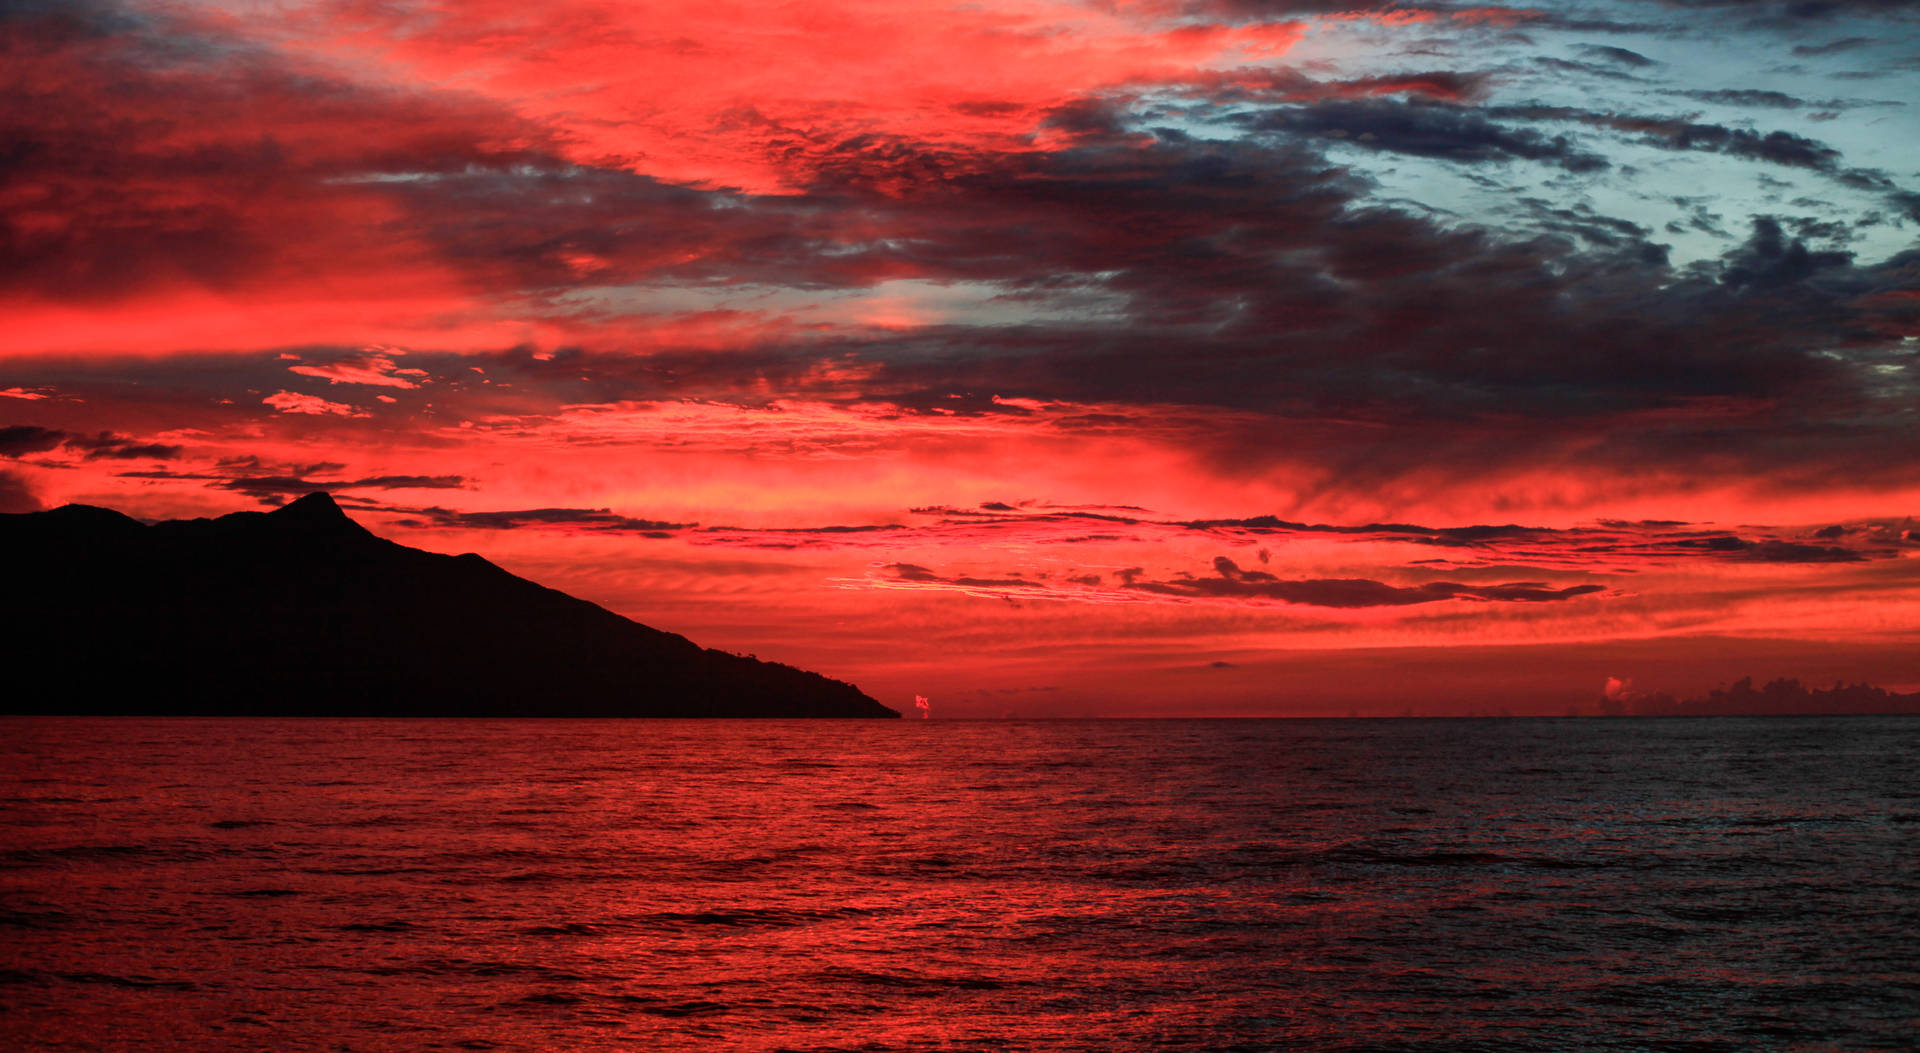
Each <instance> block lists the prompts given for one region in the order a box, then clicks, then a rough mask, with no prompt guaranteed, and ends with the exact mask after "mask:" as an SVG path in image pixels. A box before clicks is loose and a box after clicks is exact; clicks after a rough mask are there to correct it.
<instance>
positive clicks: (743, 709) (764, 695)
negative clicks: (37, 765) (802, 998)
mask: <svg viewBox="0 0 1920 1053" xmlns="http://www.w3.org/2000/svg"><path fill="white" fill-rule="evenodd" d="M0 553H4V555H3V556H0V581H4V582H5V595H6V596H7V597H8V599H7V603H6V606H7V607H8V608H10V613H11V615H12V617H11V618H10V619H9V620H11V621H13V622H14V624H15V626H16V628H14V629H12V630H9V631H8V632H6V633H5V634H0V656H4V657H0V662H4V669H5V675H6V678H7V680H8V681H9V682H10V683H11V685H12V686H11V687H10V689H9V690H7V691H5V692H0V696H4V698H3V699H0V711H3V712H10V713H70V714H82V713H85V714H194V715H245V716H477V717H500V716H527V717H534V716H540V717H897V716H899V715H900V714H899V713H897V712H895V711H894V710H892V709H889V708H887V707H886V706H883V705H881V704H880V703H878V702H876V701H874V700H873V699H871V698H869V697H867V696H866V695H864V694H862V693H861V692H860V690H859V689H858V688H856V687H854V686H853V685H852V684H848V683H843V682H841V681H838V680H830V679H828V678H826V677H823V676H820V675H819V674H817V673H809V672H806V671H804V670H800V669H795V668H793V667H792V666H787V665H781V664H778V663H773V662H762V661H758V660H755V659H752V658H745V657H741V656H739V655H734V654H728V653H726V652H723V651H715V650H707V649H703V648H701V647H699V646H698V645H696V644H694V643H692V642H691V641H689V640H687V639H686V638H685V637H682V636H676V635H674V634H673V633H668V632H662V631H660V630H658V629H652V628H649V627H647V626H644V625H641V624H639V623H637V622H634V621H630V620H628V619H626V618H623V617H621V616H619V615H617V614H614V613H613V612H612V611H609V610H607V609H605V608H603V607H599V606H596V605H594V604H592V603H588V602H587V601H585V600H581V599H576V598H575V597H572V596H568V595H567V594H565V593H562V592H558V591H556V590H554V589H549V588H545V587H544V586H541V585H536V584H534V583H533V582H531V581H527V580H526V579H524V578H518V577H515V576H514V575H512V574H509V573H507V572H506V571H504V570H501V569H500V568H499V567H496V566H494V565H493V564H491V563H489V562H487V561H486V560H484V559H482V558H480V557H479V556H476V555H473V554H471V553H469V554H467V555H463V556H443V555H437V554H435V553H431V552H423V551H421V550H419V549H414V548H408V547H406V546H404V545H399V544H395V543H394V542H391V541H387V540H384V539H382V538H379V537H376V536H374V535H373V534H371V533H369V532H368V531H367V530H366V529H365V528H364V527H362V526H360V525H359V524H358V523H355V522H354V521H353V520H351V519H349V518H347V516H346V514H345V513H343V512H342V511H341V510H340V507H339V506H338V505H336V504H335V503H334V501H333V498H331V497H329V496H328V495H326V494H324V493H313V494H308V495H307V496H306V497H303V498H300V499H299V500H297V501H294V502H292V503H291V504H288V505H286V506H285V507H283V508H280V509H277V510H275V511H272V512H237V513H234V514H233V515H227V516H221V517H220V518H218V519H195V520H182V521H172V522H165V523H155V524H153V525H151V526H149V525H145V524H142V523H140V522H139V521H138V520H135V519H132V518H130V517H128V516H125V515H122V514H120V513H119V512H115V511H111V510H109V509H105V508H95V507H91V506H87V505H67V506H65V507H62V508H56V509H53V510H51V511H46V512H32V513H27V514H24V515H0Z"/></svg>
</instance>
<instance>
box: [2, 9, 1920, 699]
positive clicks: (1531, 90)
mask: <svg viewBox="0 0 1920 1053" xmlns="http://www.w3.org/2000/svg"><path fill="white" fill-rule="evenodd" d="M0 49H3V50H0V81H4V91H3V92H0V109H3V110H4V113H5V117H4V121H3V122H0V158H3V159H4V160H0V165H3V166H4V171H5V172H6V177H5V179H4V180H0V201H3V202H4V204H3V205H0V219H3V220H4V239H5V240H4V245H5V251H4V253H0V298H3V303H4V306H3V307H0V511H4V512H23V511H33V510H36V509H40V508H49V507H54V506H58V505H61V504H65V503H69V502H80V503H86V504H97V505H105V506H108V507H113V508H118V509H120V510H122V511H125V512H128V513H129V514H132V515H136V516H140V517H143V518H148V519H168V518H182V517H193V516H208V515H218V514H223V513H227V512H233V511H239V510H244V509H262V508H267V507H271V506H275V505H278V504H281V503H284V502H285V501H287V500H289V499H291V498H294V497H297V496H299V495H301V494H304V493H306V492H309V491H311V490H317V489H318V490H327V491H330V492H332V493H333V494H334V495H335V496H336V498H337V499H338V500H339V501H340V503H341V504H342V505H343V506H344V507H345V508H347V509H348V511H349V512H350V514H352V515H354V516H355V518H357V519H358V520H359V521H360V522H362V523H363V524H365V525H366V526H368V527H369V528H370V529H372V530H374V531H375V532H376V533H379V534H381V535H383V536H386V537H389V538H392V539H394V540H396V541H399V542H401V543H403V544H407V545H413V546H416V547H421V548H426V549H431V550H434V551H441V552H466V551H474V552H479V553H481V554H482V555H484V556H486V557H488V558H489V559H491V560H493V561H494V562H496V563H499V564H500V565H502V566H504V567H506V568H507V569H509V570H511V571H513V572H515V573H517V574H521V575H523V576H526V577H530V578H532V579H534V580H536V581H539V582H541V583H543V584H547V585H551V586H553V587H556V588H560V589H563V590H565V591H567V592H571V593H573V594H575V595H579V596H582V597H584V598H587V599H590V600H593V601H595V602H598V603H601V604H604V605H606V606H608V607H610V608H612V609H614V610H616V611H619V612H620V613H622V614H625V615H628V616H630V617H632V618H635V619H637V620H639V621H642V622H645V623H647V624H650V625H654V626H657V627H660V628H665V629H669V630H672V631H675V632H680V633H684V634H686V635H688V636H690V637H692V638H693V639H695V640H696V641H698V642H700V643H703V644H706V645H708V646H714V647H723V648H727V649H731V650H738V651H742V652H752V653H755V654H757V655H758V656H759V657H761V658H770V659H777V660H780V661H785V662H789V663H792V664H796V665H800V666H803V667H806V668H810V669H814V670H817V671H820V672H824V673H827V674H829V675H831V676H835V677H839V678H842V679H847V680H851V681H853V682H855V683H857V684H859V685H860V686H861V687H862V688H864V689H865V690H866V691H867V692H868V693H869V694H872V695H874V696H875V697H877V698H879V699H880V700H881V701H883V702H886V703H887V704H889V705H892V706H893V707H894V708H896V709H911V708H912V701H913V696H914V695H915V694H921V695H926V696H928V697H929V698H930V699H931V700H932V702H931V705H932V709H933V712H934V715H936V716H999V715H1002V714H1015V715H1025V716H1036V715H1056V714H1057V715H1074V714H1111V715H1130V714H1159V715H1182V714H1196V715H1215V714H1218V715H1226V714H1290V713H1334V714H1344V713H1347V712H1349V711H1353V712H1360V713H1375V712H1379V713H1399V712H1403V711H1408V710H1411V711H1413V712H1417V713H1427V712H1467V711H1471V710H1476V709H1479V710H1489V711H1492V710H1499V709H1510V710H1512V711H1516V712H1564V711H1565V710H1566V709H1567V707H1568V706H1569V705H1573V704H1581V703H1589V704H1590V703H1591V702H1592V701H1594V700H1596V699H1597V698H1598V697H1599V695H1600V692H1601V689H1602V685H1603V684H1605V682H1606V681H1607V679H1608V678H1609V677H1615V678H1619V679H1621V680H1631V681H1632V682H1633V683H1634V684H1635V685H1638V687H1639V688H1640V689H1643V690H1664V691H1673V692H1676V693H1683V694H1684V693H1690V692H1699V691H1703V690H1705V689H1707V688H1710V687H1713V686H1715V685H1716V684H1718V683H1723V682H1725V681H1728V680H1731V679H1733V678H1736V677H1739V676H1745V675H1753V676H1756V677H1760V678H1767V677H1772V676H1798V677H1802V678H1805V679H1809V680H1812V681H1817V682H1821V683H1830V682H1831V681H1832V680H1833V679H1835V678H1845V679H1848V680H1869V681H1873V682H1876V683H1880V684H1882V685H1885V686H1887V687H1889V688H1895V689H1902V690H1914V689H1916V688H1920V519H1915V518H1912V517H1914V516H1920V357H1917V356H1920V251H1916V245H1917V244H1920V7H1916V6H1915V5H1913V4H1910V3H1907V2H1903V0H1799V2H1791V3H1789V2H1772V0H1742V2H1734V0H1665V2H1660V0H1595V2H1590V3H1589V2H1579V3H1546V4H1540V5H1536V6H1515V7H1502V6H1487V5H1465V4H1422V3H1384V4H1376V3H1367V2H1365V0H1358V2H1351V3H1349V2H1344V0H1273V2H1262V0H975V2H919V0H808V2H794V3H786V2H772V0H768V2H758V3H737V2H730V0H710V2H705V3H697V4H689V3H679V2H674V3H653V2H646V0H551V2H548V0H513V2H504V0H279V2H249V0H176V2H153V3H141V2H128V3H123V4H111V3H91V2H88V0H6V2H4V3H0ZM103 646H104V645H103Z"/></svg>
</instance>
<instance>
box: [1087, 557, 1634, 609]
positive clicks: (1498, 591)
mask: <svg viewBox="0 0 1920 1053" xmlns="http://www.w3.org/2000/svg"><path fill="white" fill-rule="evenodd" d="M1213 567H1214V573H1215V575H1216V576H1215V577H1211V578H1193V577H1188V578H1176V579H1174V580H1171V581H1133V582H1129V583H1128V584H1127V585H1125V586H1124V587H1125V588H1128V589H1132V590H1136V591H1140V592H1150V593H1156V594H1159V595H1164V596H1180V597H1187V598H1196V599H1255V600H1279V601H1281V602H1283V603H1290V604H1298V605H1302V606H1310V607H1340V608H1356V607H1405V606H1410V605H1413V604H1418V603H1435V602H1439V601H1441V600H1454V599H1461V600H1482V601H1497V602H1507V603H1550V602H1557V601H1561V600H1570V599H1573V598H1575V597H1578V596H1587V595H1591V594H1593V593H1596V592H1604V591H1606V590H1605V587H1604V586H1600V585H1572V586H1568V587H1566V588H1560V589H1556V588H1553V587H1552V586H1550V585H1546V584H1543V583H1540V582H1508V583H1504V584H1499V585H1463V584H1460V583H1458V582H1451V581H1434V582H1428V583H1426V584H1423V585H1415V586H1407V587H1401V586H1394V585H1388V584H1386V583H1384V582H1379V581H1373V580H1370V579H1365V578H1310V579H1306V580H1299V581H1288V580H1283V579H1281V578H1278V577H1276V576H1275V575H1272V574H1268V573H1266V572H1265V571H1257V570H1242V569H1240V567H1239V566H1238V565H1236V564H1235V563H1234V562H1233V561H1232V560H1230V559H1228V558H1226V557H1225V556H1221V557H1218V558H1216V559H1215V560H1214V561H1213Z"/></svg>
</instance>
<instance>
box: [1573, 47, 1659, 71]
mask: <svg viewBox="0 0 1920 1053" xmlns="http://www.w3.org/2000/svg"><path fill="white" fill-rule="evenodd" d="M1580 53H1581V54H1583V55H1587V56H1588V57H1590V58H1596V59H1602V60H1605V61H1607V62H1611V63H1614V64H1615V65H1620V66H1631V67H1633V68H1635V69H1645V68H1647V67H1649V66H1658V65H1660V63H1658V62H1655V61H1654V60H1652V59H1650V58H1648V57H1647V56H1645V55H1642V54H1640V53H1639V52H1638V51H1629V50H1627V49H1626V48H1619V47H1614V46H1612V45H1610V44H1582V45H1580Z"/></svg>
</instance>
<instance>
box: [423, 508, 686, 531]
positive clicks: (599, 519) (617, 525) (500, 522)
mask: <svg viewBox="0 0 1920 1053" xmlns="http://www.w3.org/2000/svg"><path fill="white" fill-rule="evenodd" d="M415 515H416V517H417V518H414V519H407V520H402V521H401V525H403V526H410V527H438V528H454V529H462V530H519V529H525V528H529V527H532V528H547V529H562V530H579V531H587V532H591V533H596V534H635V535H638V536H641V537H650V538H665V537H671V536H673V534H674V533H675V532H677V531H682V530H689V529H692V528H693V527H695V526H697V525H698V524H694V523H669V522H664V521H660V520H652V519H636V518H634V517H632V516H622V515H615V514H614V513H613V512H612V511H610V510H608V509H605V508H525V509H520V510H517V511H499V512H456V511H453V510H452V509H447V508H423V509H418V510H416V511H415Z"/></svg>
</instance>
